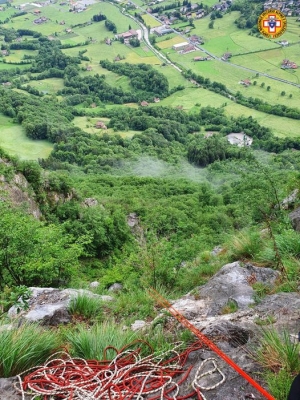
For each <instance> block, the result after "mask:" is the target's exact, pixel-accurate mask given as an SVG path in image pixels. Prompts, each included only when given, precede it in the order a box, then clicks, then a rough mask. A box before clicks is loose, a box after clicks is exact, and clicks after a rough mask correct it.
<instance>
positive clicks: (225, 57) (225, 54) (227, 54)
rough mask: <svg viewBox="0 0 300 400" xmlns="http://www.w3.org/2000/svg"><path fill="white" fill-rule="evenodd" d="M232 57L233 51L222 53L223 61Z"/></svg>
mask: <svg viewBox="0 0 300 400" xmlns="http://www.w3.org/2000/svg"><path fill="white" fill-rule="evenodd" d="M231 57H232V54H231V53H224V54H223V55H222V57H221V59H222V60H223V61H227V60H229V58H231Z"/></svg>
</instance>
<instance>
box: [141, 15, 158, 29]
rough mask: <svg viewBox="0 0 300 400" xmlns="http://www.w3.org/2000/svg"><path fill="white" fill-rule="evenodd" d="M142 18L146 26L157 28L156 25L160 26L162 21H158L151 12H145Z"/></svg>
mask: <svg viewBox="0 0 300 400" xmlns="http://www.w3.org/2000/svg"><path fill="white" fill-rule="evenodd" d="M142 18H143V20H144V22H145V25H146V26H150V28H155V27H156V26H160V25H161V23H160V22H159V21H157V20H156V19H155V18H154V17H152V16H151V15H149V14H143V15H142Z"/></svg>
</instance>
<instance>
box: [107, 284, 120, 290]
mask: <svg viewBox="0 0 300 400" xmlns="http://www.w3.org/2000/svg"><path fill="white" fill-rule="evenodd" d="M122 289H123V285H122V284H121V283H114V284H113V285H111V286H110V287H109V288H108V291H109V292H120V290H122Z"/></svg>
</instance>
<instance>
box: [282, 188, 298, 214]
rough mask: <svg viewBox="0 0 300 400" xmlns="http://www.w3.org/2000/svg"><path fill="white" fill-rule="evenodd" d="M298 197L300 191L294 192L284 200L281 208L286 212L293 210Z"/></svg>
mask: <svg viewBox="0 0 300 400" xmlns="http://www.w3.org/2000/svg"><path fill="white" fill-rule="evenodd" d="M298 195H299V189H295V190H293V191H292V193H291V194H290V195H288V196H287V197H286V198H285V199H283V200H282V202H281V207H282V208H283V209H284V210H288V209H289V208H292V206H294V204H295V203H296V201H297V198H298Z"/></svg>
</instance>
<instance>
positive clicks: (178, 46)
mask: <svg viewBox="0 0 300 400" xmlns="http://www.w3.org/2000/svg"><path fill="white" fill-rule="evenodd" d="M186 46H188V42H181V43H177V44H174V45H173V46H172V49H173V50H176V51H179V50H183V49H184V48H185V47H186Z"/></svg>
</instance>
